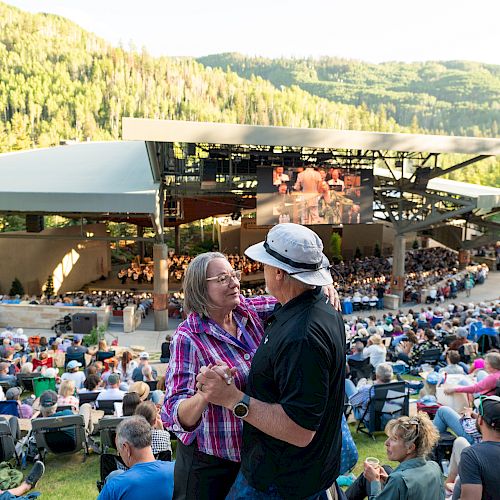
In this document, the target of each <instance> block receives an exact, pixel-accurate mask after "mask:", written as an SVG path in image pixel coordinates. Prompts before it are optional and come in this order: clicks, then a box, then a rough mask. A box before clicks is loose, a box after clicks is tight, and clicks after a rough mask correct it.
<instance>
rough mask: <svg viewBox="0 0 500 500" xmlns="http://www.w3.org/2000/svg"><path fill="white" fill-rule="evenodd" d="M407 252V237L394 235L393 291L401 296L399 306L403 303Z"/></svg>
mask: <svg viewBox="0 0 500 500" xmlns="http://www.w3.org/2000/svg"><path fill="white" fill-rule="evenodd" d="M405 252H406V238H405V236H404V235H401V234H396V236H395V237H394V253H393V258H392V276H391V293H392V294H394V295H397V296H398V297H399V306H400V307H401V305H402V304H403V292H404V289H405Z"/></svg>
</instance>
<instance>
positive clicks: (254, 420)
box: [227, 391, 316, 448]
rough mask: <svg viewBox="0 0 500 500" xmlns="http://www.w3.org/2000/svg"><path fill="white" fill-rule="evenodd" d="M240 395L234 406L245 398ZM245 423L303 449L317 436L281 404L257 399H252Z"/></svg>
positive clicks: (230, 406) (231, 405)
mask: <svg viewBox="0 0 500 500" xmlns="http://www.w3.org/2000/svg"><path fill="white" fill-rule="evenodd" d="M239 393H240V395H241V397H240V398H239V399H238V400H237V401H234V404H236V403H237V402H238V401H240V400H241V398H242V397H243V393H242V392H241V391H239ZM234 404H232V403H231V404H229V405H228V406H227V408H228V409H230V410H232V408H233V406H234ZM245 422H248V423H249V424H250V425H253V426H254V427H255V428H257V429H259V430H260V431H262V432H264V433H265V434H267V435H269V436H271V437H274V438H276V439H280V440H281V441H285V442H286V443H289V444H293V445H294V446H298V447H301V448H303V447H305V446H307V445H308V444H309V443H310V442H311V441H312V439H313V438H314V435H315V434H316V432H315V431H310V430H309V429H304V428H303V427H301V426H300V425H297V424H296V423H295V422H294V421H293V420H292V419H291V418H290V417H289V416H288V415H287V414H286V413H285V410H283V407H282V406H281V405H280V404H270V403H264V402H263V401H259V400H258V399H255V398H250V405H249V412H248V416H247V417H245Z"/></svg>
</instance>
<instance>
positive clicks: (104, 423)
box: [99, 417, 128, 453]
mask: <svg viewBox="0 0 500 500" xmlns="http://www.w3.org/2000/svg"><path fill="white" fill-rule="evenodd" d="M125 418H128V417H104V418H101V420H99V435H100V437H101V452H102V453H108V451H109V450H110V449H113V450H114V449H116V445H115V438H116V428H117V427H118V424H119V423H120V422H122V421H123V420H124V419H125Z"/></svg>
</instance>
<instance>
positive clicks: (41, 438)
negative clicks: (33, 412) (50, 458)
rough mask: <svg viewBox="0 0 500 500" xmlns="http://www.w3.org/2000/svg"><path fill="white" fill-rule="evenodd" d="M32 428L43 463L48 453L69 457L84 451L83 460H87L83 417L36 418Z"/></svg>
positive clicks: (32, 422)
mask: <svg viewBox="0 0 500 500" xmlns="http://www.w3.org/2000/svg"><path fill="white" fill-rule="evenodd" d="M31 427H32V433H33V436H34V438H35V442H36V447H37V448H38V453H39V454H40V460H41V461H42V462H43V461H45V457H46V456H47V453H48V452H51V453H54V454H56V455H69V454H73V453H78V452H79V451H80V450H83V451H84V456H83V460H84V461H85V459H86V458H87V455H88V454H89V448H88V443H87V437H86V434H85V421H84V419H83V415H67V416H64V417H47V418H35V419H33V420H32V421H31Z"/></svg>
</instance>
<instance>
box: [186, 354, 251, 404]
mask: <svg viewBox="0 0 500 500" xmlns="http://www.w3.org/2000/svg"><path fill="white" fill-rule="evenodd" d="M236 372H237V369H236V368H229V366H228V365H227V364H226V363H224V362H222V361H217V362H216V364H212V363H210V364H209V365H208V366H202V367H201V369H200V372H199V373H198V375H197V376H196V389H197V390H198V392H197V394H200V395H201V396H202V397H203V398H204V399H205V401H206V402H207V403H212V404H214V405H219V406H224V407H225V408H228V409H233V407H234V405H235V404H236V403H238V401H240V400H241V398H242V397H243V393H242V392H241V391H240V390H239V389H238V388H237V387H236V385H235V384H234V376H235V374H236Z"/></svg>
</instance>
